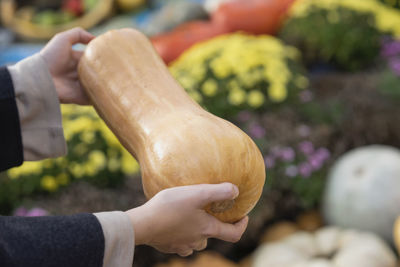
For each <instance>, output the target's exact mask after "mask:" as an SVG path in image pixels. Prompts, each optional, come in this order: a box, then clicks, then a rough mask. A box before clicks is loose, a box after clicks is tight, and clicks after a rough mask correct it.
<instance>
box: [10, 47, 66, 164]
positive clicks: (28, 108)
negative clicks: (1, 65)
mask: <svg viewBox="0 0 400 267" xmlns="http://www.w3.org/2000/svg"><path fill="white" fill-rule="evenodd" d="M8 70H9V71H10V74H11V77H12V80H13V84H14V90H15V97H16V102H17V108H18V113H19V120H20V124H21V134H22V145H23V150H24V160H40V159H44V158H49V157H59V156H62V155H65V154H66V153H67V146H66V143H65V139H64V133H63V128H62V119H61V111H60V103H59V100H58V96H57V93H56V90H55V86H54V83H53V80H52V77H51V75H50V73H49V70H48V68H47V64H46V62H45V61H44V59H43V58H42V57H41V56H40V54H35V55H33V56H31V57H29V58H27V59H24V60H22V61H20V62H18V63H17V64H16V65H14V66H10V67H8Z"/></svg>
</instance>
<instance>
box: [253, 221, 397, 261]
mask: <svg viewBox="0 0 400 267" xmlns="http://www.w3.org/2000/svg"><path fill="white" fill-rule="evenodd" d="M252 267H396V256H395V255H394V253H393V251H392V250H391V249H390V248H389V247H388V246H387V245H386V244H385V243H384V242H383V240H382V239H380V238H379V237H378V236H376V235H374V234H372V233H367V232H360V231H357V230H341V229H339V228H336V227H325V228H322V229H320V230H318V231H316V232H315V233H309V232H298V233H295V234H293V235H291V236H289V237H287V238H285V239H283V240H281V241H278V242H273V243H266V244H264V245H262V246H260V247H259V248H258V249H257V250H256V251H255V253H254V255H253V265H252Z"/></svg>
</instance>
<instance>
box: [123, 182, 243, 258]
mask: <svg viewBox="0 0 400 267" xmlns="http://www.w3.org/2000/svg"><path fill="white" fill-rule="evenodd" d="M238 194H239V191H238V189H237V187H236V186H235V185H233V184H230V183H222V184H201V185H191V186H181V187H175V188H170V189H166V190H163V191H161V192H159V193H158V194H157V195H155V196H154V197H153V198H152V199H150V200H149V201H148V202H147V203H146V204H144V205H143V206H140V207H138V208H135V209H131V210H129V211H127V214H128V216H129V217H130V218H131V221H132V224H133V228H134V232H135V243H136V245H140V244H146V245H149V246H152V247H154V248H156V249H158V250H159V251H161V252H164V253H178V254H179V255H181V256H188V255H190V254H192V253H193V250H202V249H204V248H205V247H206V246H207V239H208V238H218V239H221V240H225V241H228V242H237V241H239V240H240V238H241V236H242V234H243V233H244V231H245V230H246V227H247V223H248V217H244V218H243V219H242V220H240V221H239V222H237V223H235V224H229V223H222V222H221V221H219V220H218V219H216V218H215V217H214V216H212V215H210V214H208V213H207V212H206V211H205V210H204V207H205V206H206V205H207V204H209V203H211V202H215V201H222V200H229V199H235V198H236V197H237V196H238Z"/></svg>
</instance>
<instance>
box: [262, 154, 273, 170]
mask: <svg viewBox="0 0 400 267" xmlns="http://www.w3.org/2000/svg"><path fill="white" fill-rule="evenodd" d="M264 162H265V165H266V166H267V168H273V167H274V166H275V158H274V157H273V156H271V155H268V156H266V157H265V158H264Z"/></svg>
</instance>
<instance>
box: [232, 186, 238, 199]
mask: <svg viewBox="0 0 400 267" xmlns="http://www.w3.org/2000/svg"><path fill="white" fill-rule="evenodd" d="M233 191H234V192H235V195H234V198H237V196H238V195H239V188H238V187H237V186H236V185H233Z"/></svg>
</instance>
